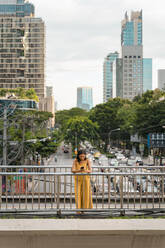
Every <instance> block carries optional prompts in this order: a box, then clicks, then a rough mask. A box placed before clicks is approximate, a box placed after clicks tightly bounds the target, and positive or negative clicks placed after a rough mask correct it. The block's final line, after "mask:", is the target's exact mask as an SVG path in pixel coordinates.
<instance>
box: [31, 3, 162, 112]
mask: <svg viewBox="0 0 165 248" xmlns="http://www.w3.org/2000/svg"><path fill="white" fill-rule="evenodd" d="M31 2H33V3H34V4H35V7H36V16H38V17H42V18H43V19H44V21H45V24H46V51H47V53H46V65H47V66H46V72H47V77H46V81H47V83H50V82H52V84H53V85H54V88H55V92H56V93H55V95H56V98H57V99H58V101H59V104H58V105H59V106H60V108H65V107H68V106H71V105H72V106H74V105H73V99H74V104H76V91H75V85H76V86H77V85H78V84H81V82H82V83H83V82H84V81H85V82H89V83H91V84H93V87H94V92H95V94H94V98H95V100H94V102H95V103H99V102H100V101H101V100H102V86H103V82H102V80H103V76H102V74H103V72H102V67H103V60H104V57H105V56H106V55H107V54H108V53H109V52H113V51H116V50H117V51H119V52H120V32H121V20H122V19H123V18H124V14H125V11H127V10H128V13H129V14H130V12H131V10H135V11H136V10H141V9H142V10H143V30H144V32H143V44H144V56H145V57H152V58H153V59H154V61H156V62H154V84H155V80H156V70H157V68H159V66H161V68H162V67H163V65H164V67H165V64H164V60H165V49H164V44H165V26H164V23H165V15H164V7H165V2H164V1H162V0H157V1H150V0H145V1H144V0H138V1H137V0H111V1H110V0H60V1H52V0H47V1H45V0H31ZM155 64H156V66H155ZM75 81H76V84H75ZM77 82H78V83H77ZM93 82H94V83H93ZM64 85H65V86H66V85H67V86H66V87H67V90H68V91H67V92H68V94H72V95H73V97H72V100H71V99H68V100H67V97H66V92H64V90H63V88H64ZM57 92H58V93H57ZM73 92H74V93H73ZM61 98H62V99H63V100H62V101H61Z"/></svg>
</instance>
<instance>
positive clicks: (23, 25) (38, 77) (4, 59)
mask: <svg viewBox="0 0 165 248" xmlns="http://www.w3.org/2000/svg"><path fill="white" fill-rule="evenodd" d="M44 61H45V25H44V22H43V21H42V19H41V18H36V17H35V16H34V5H33V4H31V3H29V1H26V0H0V88H7V89H11V88H18V87H22V88H25V89H29V88H34V89H35V91H36V93H37V95H38V97H39V98H40V99H42V98H43V97H44V95H45V94H44V86H45V77H44V69H45V64H44Z"/></svg>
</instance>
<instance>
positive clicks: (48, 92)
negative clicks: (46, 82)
mask: <svg viewBox="0 0 165 248" xmlns="http://www.w3.org/2000/svg"><path fill="white" fill-rule="evenodd" d="M50 96H53V87H52V86H46V97H50Z"/></svg>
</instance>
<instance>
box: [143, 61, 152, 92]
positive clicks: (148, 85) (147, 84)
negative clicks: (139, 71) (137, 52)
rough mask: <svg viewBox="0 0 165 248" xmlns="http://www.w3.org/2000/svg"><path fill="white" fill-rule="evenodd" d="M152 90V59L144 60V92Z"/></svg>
mask: <svg viewBox="0 0 165 248" xmlns="http://www.w3.org/2000/svg"><path fill="white" fill-rule="evenodd" d="M147 90H152V59H150V58H144V59H143V92H145V91H147Z"/></svg>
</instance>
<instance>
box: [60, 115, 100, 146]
mask: <svg viewBox="0 0 165 248" xmlns="http://www.w3.org/2000/svg"><path fill="white" fill-rule="evenodd" d="M98 138H99V137H98V125H97V124H96V123H93V122H92V121H91V120H89V119H88V118H87V117H76V118H70V119H69V120H68V122H67V124H66V129H65V134H64V140H65V142H66V143H71V144H72V147H73V149H74V148H76V146H77V147H79V146H80V144H81V142H82V143H83V142H84V141H90V142H91V143H92V144H94V142H95V141H96V140H97V139H98Z"/></svg>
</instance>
